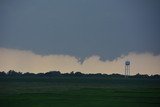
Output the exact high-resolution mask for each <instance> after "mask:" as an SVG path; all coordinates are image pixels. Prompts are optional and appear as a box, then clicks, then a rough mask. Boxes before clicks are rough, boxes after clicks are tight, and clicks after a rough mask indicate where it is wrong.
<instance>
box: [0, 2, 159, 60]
mask: <svg viewBox="0 0 160 107" xmlns="http://www.w3.org/2000/svg"><path fill="white" fill-rule="evenodd" d="M0 2H1V3H0V47H4V48H15V49H22V50H31V51H33V52H35V53H39V54H67V55H74V56H78V57H81V58H84V57H88V56H91V55H99V56H101V57H102V58H105V59H113V58H115V57H117V56H120V55H122V54H127V53H128V52H152V53H154V54H159V53H160V48H159V46H160V43H159V41H160V36H159V35H160V20H159V19H160V2H159V1H158V0H14V1H13V0H1V1H0Z"/></svg>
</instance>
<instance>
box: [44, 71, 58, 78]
mask: <svg viewBox="0 0 160 107" xmlns="http://www.w3.org/2000/svg"><path fill="white" fill-rule="evenodd" d="M45 76H50V77H52V76H61V72H60V71H50V72H46V73H45Z"/></svg>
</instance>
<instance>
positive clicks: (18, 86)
mask: <svg viewBox="0 0 160 107" xmlns="http://www.w3.org/2000/svg"><path fill="white" fill-rule="evenodd" d="M0 107H160V80H159V79H129V78H127V79H124V78H92V77H90V78H83V77H77V78H76V77H66V78H64V77H63V78H62V77H57V78H56V77H55V78H42V77H41V78H36V77H35V78H31V77H28V78H27V77H23V78H20V77H19V78H11V77H8V78H0Z"/></svg>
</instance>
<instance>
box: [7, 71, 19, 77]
mask: <svg viewBox="0 0 160 107" xmlns="http://www.w3.org/2000/svg"><path fill="white" fill-rule="evenodd" d="M7 75H8V76H22V73H21V72H16V71H14V70H9V71H8V72H7Z"/></svg>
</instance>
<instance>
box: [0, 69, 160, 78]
mask: <svg viewBox="0 0 160 107" xmlns="http://www.w3.org/2000/svg"><path fill="white" fill-rule="evenodd" d="M0 77H98V78H102V77H111V78H124V77H125V75H122V74H114V73H113V74H102V73H96V74H91V73H90V74H84V73H81V72H74V71H72V72H70V73H61V72H60V71H49V72H46V73H37V74H35V73H30V72H26V73H22V72H16V71H14V70H9V71H8V72H4V71H0ZM127 78H158V79H160V75H158V74H155V75H150V76H149V75H147V74H139V73H138V74H136V75H131V76H128V77H127Z"/></svg>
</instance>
